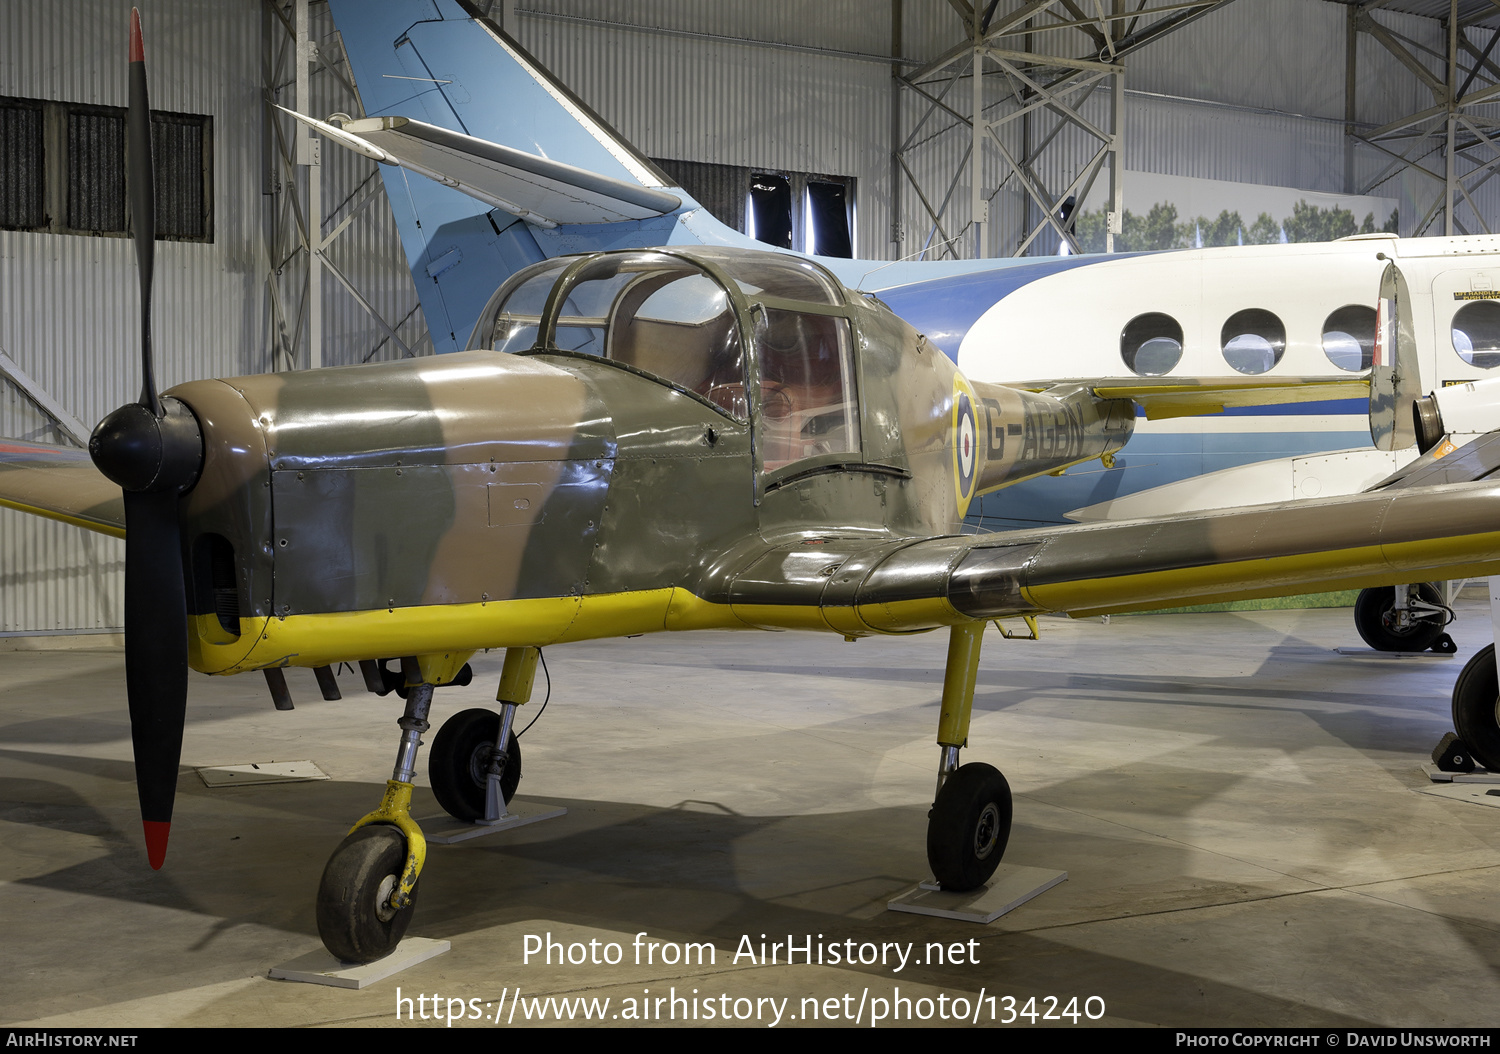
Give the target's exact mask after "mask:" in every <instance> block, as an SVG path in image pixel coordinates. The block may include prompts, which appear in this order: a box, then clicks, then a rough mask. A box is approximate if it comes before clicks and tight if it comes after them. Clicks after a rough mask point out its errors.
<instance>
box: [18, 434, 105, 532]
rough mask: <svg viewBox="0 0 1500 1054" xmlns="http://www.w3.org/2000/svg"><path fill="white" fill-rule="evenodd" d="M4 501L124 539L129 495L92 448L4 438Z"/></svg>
mask: <svg viewBox="0 0 1500 1054" xmlns="http://www.w3.org/2000/svg"><path fill="white" fill-rule="evenodd" d="M0 505H5V506H8V507H10V508H12V509H20V510H21V511H22V512H29V513H32V514H33V515H36V516H46V517H48V518H49V519H53V520H62V521H63V522H64V523H71V524H73V525H74V526H76V527H85V528H87V529H89V530H91V531H98V532H99V533H100V534H112V535H114V536H115V537H117V538H123V537H125V499H124V495H123V494H122V493H121V492H120V488H119V486H118V485H117V484H114V483H111V482H110V481H109V480H108V479H106V478H105V477H104V474H103V473H102V472H100V471H99V470H98V469H97V468H95V467H94V463H93V461H91V460H90V459H89V454H88V451H87V450H78V449H75V448H73V447H65V446H51V445H47V444H42V443H22V442H19V441H17V440H14V439H0Z"/></svg>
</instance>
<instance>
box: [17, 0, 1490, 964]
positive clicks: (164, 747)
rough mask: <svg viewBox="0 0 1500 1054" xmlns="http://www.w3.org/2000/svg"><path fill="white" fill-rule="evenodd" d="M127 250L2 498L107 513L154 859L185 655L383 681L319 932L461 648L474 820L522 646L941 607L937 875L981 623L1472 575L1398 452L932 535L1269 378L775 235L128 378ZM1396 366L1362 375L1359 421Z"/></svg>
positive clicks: (274, 670) (988, 852) (452, 754)
mask: <svg viewBox="0 0 1500 1054" xmlns="http://www.w3.org/2000/svg"><path fill="white" fill-rule="evenodd" d="M131 70H132V73H131V76H132V82H131V85H132V90H131V110H130V120H129V135H130V142H131V144H132V145H131V149H130V154H129V156H130V158H131V165H130V174H131V195H132V205H131V207H132V210H133V212H134V215H135V216H136V217H137V218H138V219H137V223H136V225H135V229H136V231H137V232H141V231H150V230H152V228H153V225H152V222H151V219H150V217H151V210H152V202H151V197H150V194H149V192H147V190H146V188H149V187H151V185H152V181H151V176H150V171H149V167H148V166H149V158H150V156H151V154H150V148H149V145H147V143H148V140H147V138H146V137H147V135H148V134H149V128H148V124H147V121H146V119H145V116H144V115H145V114H146V113H147V112H148V108H147V104H146V99H145V74H144V65H143V62H142V57H141V47H140V38H139V33H138V29H137V30H136V32H135V33H133V41H132V66H131ZM151 248H152V242H151V239H150V238H149V237H147V236H138V238H137V252H138V258H139V261H140V264H141V273H142V287H143V294H142V316H143V320H144V321H143V351H142V360H143V370H144V373H145V380H144V384H143V390H142V393H141V397H140V399H139V401H137V402H134V403H129V404H127V405H125V406H123V407H121V408H120V409H119V410H116V411H115V412H113V413H111V414H110V415H109V416H108V417H106V418H105V419H104V421H103V422H101V423H100V425H99V426H98V428H97V429H96V430H95V432H94V435H93V437H92V440H91V442H90V454H91V455H92V461H93V463H92V464H91V463H90V462H89V460H88V459H87V458H85V457H84V455H83V454H82V453H81V452H78V451H73V452H69V451H66V450H61V449H58V448H46V447H40V446H35V445H31V444H20V443H13V444H10V445H8V446H4V447H0V451H4V452H5V453H4V455H3V462H0V469H3V470H0V502H3V503H4V504H6V505H9V506H12V507H15V508H19V509H23V510H26V511H30V512H34V513H38V514H41V515H44V516H51V517H54V518H58V519H62V520H66V521H68V522H72V523H75V524H78V525H80V526H83V527H86V528H89V529H92V530H97V531H102V532H104V533H108V534H115V535H120V534H124V536H125V539H126V572H125V573H126V586H125V587H126V612H125V627H126V681H127V693H128V697H129V705H130V715H131V728H132V739H133V745H134V751H135V758H136V778H137V785H138V788H139V795H140V801H141V811H142V817H143V820H144V823H145V830H146V844H147V847H148V853H149V857H150V861H151V864H152V866H160V865H161V863H162V860H163V857H164V854H165V850H166V840H167V830H168V824H169V822H170V819H171V812H172V802H173V797H174V793H175V785H176V779H177V774H178V761H179V757H180V753H181V743H182V732H183V724H184V712H185V703H186V695H187V671H188V668H189V667H191V668H193V669H196V670H199V671H201V672H203V673H209V674H230V673H239V672H245V671H266V673H267V677H268V680H270V681H271V682H272V684H273V687H276V686H277V685H278V682H279V681H280V677H281V674H280V671H281V669H282V668H283V667H286V666H289V665H291V666H305V667H312V668H314V669H316V670H318V671H319V673H320V680H322V681H324V682H325V684H327V683H331V680H332V678H331V671H330V670H329V669H328V667H329V666H330V665H331V664H334V663H337V662H342V661H350V662H355V663H360V664H361V665H362V668H363V670H364V672H365V675H366V680H367V683H368V685H369V686H370V687H371V689H372V690H376V691H379V692H381V693H382V694H383V693H385V692H386V691H388V690H390V689H392V688H398V689H399V691H400V692H401V693H402V694H403V695H404V699H405V711H404V714H403V716H402V717H401V719H400V721H399V725H400V730H401V732H400V743H399V746H398V749H397V760H396V764H395V771H394V772H393V774H392V777H391V780H390V781H389V783H388V785H387V791H386V794H385V798H384V800H383V801H382V802H381V804H380V805H379V807H378V808H376V809H375V811H373V812H371V813H370V814H369V815H367V816H366V817H364V818H363V819H361V820H360V821H359V822H358V823H357V824H356V825H355V828H354V829H353V830H352V831H351V833H350V834H349V836H348V837H347V838H345V839H344V841H343V842H342V843H341V844H340V845H339V847H338V848H337V849H336V850H335V852H334V854H333V857H332V859H331V860H330V861H329V863H328V866H327V869H326V870H325V873H324V877H323V882H322V886H321V888H320V890H319V893H318V900H317V917H318V925H319V930H320V932H321V934H322V936H323V939H324V941H325V943H326V944H327V946H328V947H329V949H330V950H331V951H333V952H334V953H335V954H337V955H339V956H340V957H342V958H344V959H348V960H360V961H369V960H373V959H375V958H378V957H380V956H382V955H384V954H386V953H387V952H388V951H390V950H391V949H392V948H393V947H394V945H395V944H396V943H397V942H398V941H399V940H400V938H401V936H402V934H403V933H404V931H405V929H406V926H407V923H408V921H409V920H410V917H411V912H412V909H413V905H414V899H413V897H414V892H415V886H416V882H417V878H418V875H419V873H420V871H421V868H422V864H423V861H424V858H425V842H424V840H423V837H422V834H421V831H420V830H419V829H418V827H417V825H416V824H415V823H414V822H413V821H412V819H411V816H410V814H409V805H410V802H411V795H412V786H413V781H414V778H415V772H416V758H417V749H418V747H419V745H420V742H421V738H420V737H421V735H422V734H423V733H424V732H426V731H427V729H428V723H427V716H428V713H429V707H430V704H431V702H432V697H433V692H434V691H435V690H436V689H437V688H439V687H441V686H444V685H450V684H453V683H455V682H462V681H463V680H464V679H465V677H466V676H467V670H466V665H465V664H466V660H467V659H468V658H469V656H470V655H472V654H473V653H474V652H475V651H477V650H479V649H483V648H503V649H505V650H506V651H505V664H504V671H503V673H502V676H501V680H500V687H499V692H498V701H499V704H500V705H499V707H498V712H493V711H488V710H466V711H464V712H462V713H460V714H458V715H455V716H454V717H453V718H451V719H450V720H449V721H448V722H447V723H446V724H444V726H443V727H442V728H441V730H439V732H438V733H437V735H436V737H435V740H434V744H433V751H432V756H431V761H430V765H429V775H430V778H431V783H432V787H433V790H434V792H435V795H436V797H437V799H438V801H439V802H440V803H441V804H442V805H443V807H444V808H445V809H446V810H447V811H448V812H450V813H452V814H453V815H454V816H456V817H459V818H461V819H464V820H483V819H485V818H486V817H494V816H496V815H498V814H499V813H500V812H501V811H502V810H503V805H502V804H501V802H502V800H506V799H509V797H510V795H511V794H512V793H514V791H515V787H516V780H517V778H518V777H519V769H520V755H519V745H518V743H517V742H516V740H515V737H514V735H513V734H512V733H513V721H514V717H515V713H516V708H517V707H518V706H521V705H524V704H525V703H527V701H528V700H529V697H530V693H531V685H532V680H533V674H534V671H535V668H536V663H537V657H538V649H540V648H541V647H543V646H546V645H551V644H560V643H565V642H569V641H579V640H585V639H590V638H598V637H609V636H617V635H625V634H641V633H647V632H652V631H659V630H686V629H699V628H707V627H714V628H733V629H761V630H818V631H823V632H828V633H832V634H837V635H841V636H844V637H846V638H858V637H864V636H878V635H881V634H905V633H914V632H920V631H924V630H936V629H946V630H947V631H948V633H949V634H950V643H949V649H948V659H947V668H946V671H945V675H944V681H943V688H942V706H941V714H940V717H939V720H938V729H937V743H938V746H939V750H940V759H939V764H938V781H937V793H936V798H935V801H934V803H933V806H932V810H931V812H930V814H929V817H930V819H929V826H928V834H927V849H928V859H929V861H930V862H931V865H932V869H933V872H934V875H935V876H936V878H937V879H938V881H939V882H940V883H941V884H942V885H943V886H944V887H945V888H952V889H972V888H974V887H977V886H979V885H981V884H983V883H984V882H985V881H986V880H987V879H988V878H989V877H990V875H991V874H992V873H993V871H994V869H995V867H996V865H997V864H998V863H999V861H1000V858H1001V855H1002V853H1003V852H1004V849H1005V844H1006V841H1007V838H1008V834H1009V828H1010V820H1011V798H1010V790H1009V788H1008V786H1007V784H1006V782H1005V779H1004V777H1003V776H1002V775H1001V774H1000V772H999V771H997V770H996V769H995V768H993V767H991V766H990V765H987V764H983V763H975V762H970V763H968V764H963V765H960V764H959V754H960V750H961V749H962V748H964V747H965V746H967V741H968V734H969V715H970V708H971V705H972V701H973V696H974V686H975V679H976V672H977V669H978V663H979V655H980V643H981V636H982V633H983V631H984V629H985V627H986V625H987V624H988V623H989V622H990V621H991V620H994V619H998V618H1003V617H1010V616H1029V615H1034V614H1036V613H1038V612H1049V611H1051V612H1066V613H1069V614H1072V615H1086V614H1097V613H1106V612H1114V611H1127V610H1140V609H1144V608H1151V607H1161V606H1167V605H1180V604H1193V603H1198V602H1203V601H1209V600H1222V599H1226V598H1231V597H1258V596H1272V595H1277V594H1279V593H1289V592H1305V591H1309V590H1323V589H1340V588H1346V587H1351V586H1365V585H1377V584H1394V583H1400V582H1409V581H1414V580H1425V579H1431V578H1443V577H1457V576H1466V575H1487V574H1492V573H1496V572H1500V483H1495V482H1490V481H1485V480H1479V481H1476V482H1458V483H1446V484H1442V485H1426V484H1428V483H1429V482H1430V476H1428V475H1424V473H1429V472H1431V471H1433V470H1434V468H1435V467H1434V466H1432V465H1431V464H1430V459H1424V461H1423V462H1419V463H1418V466H1417V468H1416V469H1415V470H1413V471H1411V472H1408V473H1407V474H1405V475H1403V476H1402V477H1400V478H1397V479H1394V480H1392V481H1389V482H1388V483H1387V484H1386V485H1384V486H1383V487H1382V488H1380V489H1377V490H1375V491H1373V492H1370V493H1366V494H1361V495H1356V496H1353V497H1345V498H1339V499H1333V500H1326V501H1304V502H1300V503H1297V504H1285V505H1270V506H1261V507H1257V508H1252V509H1238V510H1230V511H1222V512H1212V513H1206V514H1198V515H1184V516H1176V517H1167V518H1162V519H1155V520H1139V521H1133V522H1117V523H1104V524H1100V525H1085V526H1075V527H1054V528H1048V529H1041V530H1033V531H1019V532H1014V533H1009V534H997V535H974V534H963V533H961V530H962V524H963V519H964V514H965V511H966V509H967V508H968V505H969V503H970V501H971V500H972V499H973V498H974V496H975V495H976V494H979V493H981V492H984V491H988V490H992V489H995V488H998V487H1002V486H1004V485H1006V484H1008V483H1011V482H1014V481H1017V480H1021V479H1026V478H1029V477H1033V476H1037V475H1039V474H1042V473H1047V472H1052V471H1057V470H1059V469H1061V468H1063V467H1065V466H1067V465H1071V464H1075V463H1078V462H1081V461H1086V460H1089V459H1092V458H1101V457H1102V458H1108V457H1109V456H1110V455H1111V454H1112V452H1113V451H1115V450H1117V449H1119V448H1120V447H1121V446H1122V445H1123V444H1124V443H1125V442H1126V440H1127V439H1128V438H1129V436H1130V432H1131V428H1132V426H1133V422H1134V420H1135V411H1136V405H1144V406H1146V407H1147V408H1148V410H1151V411H1152V412H1157V413H1163V412H1165V413H1171V412H1174V411H1175V410H1176V409H1179V408H1180V407H1181V406H1183V405H1184V404H1186V405H1189V406H1194V407H1197V406H1201V405H1202V404H1203V403H1204V402H1205V401H1210V402H1212V401H1220V402H1231V403H1232V402H1234V401H1236V400H1240V401H1254V400H1255V399H1262V398H1274V399H1278V400H1281V401H1285V399H1286V397H1287V393H1286V392H1285V391H1281V392H1275V391H1273V392H1270V393H1269V394H1268V392H1267V390H1266V389H1265V388H1264V386H1261V387H1256V386H1255V385H1254V384H1252V383H1249V382H1248V381H1247V383H1246V384H1244V385H1240V386H1237V387H1234V388H1231V389H1223V390H1211V389H1206V388H1205V387H1203V386H1202V385H1195V384H1193V383H1192V382H1182V381H1174V382H1173V383H1172V385H1170V386H1166V385H1155V386H1149V385H1144V384H1143V385H1140V386H1136V387H1130V388H1125V387H1107V386H1103V385H1090V384H1083V383H1076V382H1074V383H1070V384H1068V385H1067V386H1060V387H1056V388H1053V389H1051V390H1048V391H1042V392H1033V391H1022V390H1018V389H1014V388H1008V387H1004V386H1000V385H991V384H981V383H974V382H970V381H969V380H967V379H966V378H965V377H964V376H963V375H962V374H961V373H960V372H959V371H958V370H957V368H956V367H955V366H954V364H953V362H952V361H951V360H950V359H948V358H947V357H946V356H945V355H943V354H942V353H941V352H939V351H938V350H937V349H935V348H933V347H932V346H931V345H930V344H928V343H927V341H925V340H924V339H923V337H922V336H921V335H919V334H918V333H917V332H915V331H914V330H913V329H911V327H909V326H908V325H907V324H906V323H904V322H902V321H901V320H900V319H898V318H897V317H896V316H895V315H893V314H892V313H891V312H890V311H888V310H887V309H886V308H885V307H884V306H882V305H881V304H880V303H879V302H877V301H875V300H873V299H871V298H868V297H866V296H862V295H859V294H857V293H855V292H853V291H851V290H850V289H848V288H846V287H845V286H843V285H842V284H840V283H839V282H838V281H837V280H836V279H835V278H834V277H833V276H832V275H831V274H830V273H828V272H827V271H825V270H824V269H823V268H821V267H819V266H818V265H817V264H815V263H812V262H810V261H806V260H799V259H797V258H795V257H790V256H787V255H784V254H773V253H760V252H755V251H750V250H743V249H729V248H720V249H713V248H705V247H694V248H691V249H685V248H678V249H672V248H666V249H656V250H632V251H625V252H604V253H594V254H589V255H584V256H580V257H567V258H560V259H555V260H550V261H547V262H545V263H542V264H539V265H537V266H535V267H533V268H530V269H528V270H525V271H522V272H520V273H518V274H516V275H515V276H513V277H512V278H511V279H509V280H508V281H506V282H505V283H504V284H503V285H502V286H501V287H500V288H499V289H498V291H497V292H496V293H495V294H494V296H493V298H492V300H491V302H490V304H489V306H488V307H487V309H486V310H485V312H484V315H483V318H482V321H481V322H480V324H479V326H478V327H477V329H476V331H475V332H474V334H473V337H472V339H471V341H470V345H469V346H470V350H467V351H464V352H460V353H456V354H449V355H441V356H434V357H429V358H422V359H413V360H406V361H401V362H396V363H391V364H381V365H369V366H356V367H349V368H339V369H327V370H315V371H307V372H300V373H280V374H270V375H263V376H253V377H240V378H234V379H229V380H202V381H194V382H191V383H187V384H182V385H179V386H177V387H175V388H173V389H171V391H169V392H167V393H165V394H161V395H159V394H158V393H157V391H156V386H155V382H154V379H153V376H152V371H151V366H152V358H151V352H150V324H149V304H150V275H151ZM1391 332H1392V333H1394V332H1395V330H1394V329H1392V330H1391ZM1402 339H1403V340H1409V334H1406V335H1405V336H1403V338H1402ZM1398 381H1399V378H1398V377H1396V376H1395V375H1394V374H1393V372H1392V371H1391V370H1390V369H1389V368H1385V369H1382V370H1377V376H1376V382H1377V383H1375V384H1374V385H1373V387H1374V388H1375V389H1376V390H1377V392H1378V393H1379V394H1378V396H1377V398H1376V399H1375V402H1376V403H1378V404H1379V406H1378V409H1379V413H1378V415H1377V417H1378V419H1379V421H1381V422H1383V423H1384V424H1383V426H1384V427H1387V428H1389V427H1390V426H1391V425H1392V422H1393V421H1394V420H1395V418H1394V407H1395V403H1396V400H1394V399H1393V397H1392V393H1393V391H1395V390H1397V389H1398V388H1399V384H1398ZM1277 383H1278V384H1282V383H1284V382H1277ZM1319 394H1320V393H1317V392H1313V393H1311V395H1312V396H1313V397H1317V396H1318V395H1319ZM1480 443H1481V444H1483V443H1484V440H1481V441H1480ZM1483 461H1485V457H1484V448H1483V447H1482V446H1481V447H1479V448H1476V449H1475V450H1472V451H1469V452H1467V453H1460V454H1458V455H1456V456H1455V455H1452V454H1450V455H1449V459H1448V460H1446V461H1445V462H1444V464H1443V466H1437V467H1442V468H1443V469H1444V471H1446V472H1447V473H1448V475H1449V478H1452V477H1453V475H1454V473H1455V472H1458V473H1459V474H1460V475H1462V472H1460V471H1459V470H1460V469H1462V468H1463V466H1466V465H1468V466H1472V465H1474V464H1477V463H1479V462H1483ZM96 466H97V467H96ZM1477 473H1478V470H1477V469H1476V470H1474V472H1473V473H1471V474H1477ZM397 661H399V668H400V671H401V672H400V673H399V674H397V673H395V671H394V670H392V669H389V668H388V667H389V666H390V664H391V663H392V662H397ZM1490 683H1491V688H1493V681H1492V682H1490ZM1493 695H1494V693H1493V691H1491V692H1490V699H1491V705H1490V708H1489V714H1488V719H1487V720H1488V723H1489V725H1490V726H1493V725H1494V723H1495V715H1494V712H1493V710H1494V708H1493ZM1481 709H1482V708H1481Z"/></svg>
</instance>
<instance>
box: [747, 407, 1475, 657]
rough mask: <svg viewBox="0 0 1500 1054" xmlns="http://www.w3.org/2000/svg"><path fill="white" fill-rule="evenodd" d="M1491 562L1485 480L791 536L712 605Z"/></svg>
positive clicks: (1025, 592)
mask: <svg viewBox="0 0 1500 1054" xmlns="http://www.w3.org/2000/svg"><path fill="white" fill-rule="evenodd" d="M1489 438H1490V440H1491V442H1496V441H1497V439H1500V437H1497V436H1496V435H1493V434H1492V435H1491V436H1490V437H1489ZM1497 572H1500V480H1497V479H1488V478H1487V479H1480V480H1477V481H1475V482H1465V483H1449V484H1441V485H1436V486H1411V487H1390V488H1387V489H1384V490H1380V491H1372V492H1367V493H1364V494H1355V495H1347V496H1342V497H1336V498H1329V499H1305V500H1302V501H1295V502H1282V503H1278V504H1274V505H1260V506H1255V507H1250V508H1236V509H1222V510H1213V511H1209V512H1199V513H1190V514H1182V515H1175V516H1167V517H1160V518H1154V519H1144V520H1129V521H1118V522H1104V523H1098V524H1077V525H1065V526H1059V527H1047V528H1040V529H1036V530H1025V531H1009V532H1004V533H999V534H987V535H964V536H957V537H951V536H950V537H940V538H931V539H923V540H911V539H906V540H897V541H883V542H872V541H870V540H868V539H858V540H849V541H841V540H839V539H836V538H827V539H821V540H816V544H811V543H810V542H809V540H800V541H797V542H793V543H790V544H786V545H782V546H778V547H775V548H773V549H771V550H769V551H766V552H764V553H762V554H761V555H759V556H758V557H757V558H756V559H754V560H753V561H751V562H750V563H749V564H748V565H746V566H744V569H743V570H742V571H740V572H739V573H738V574H736V575H734V577H733V578H732V580H730V581H729V582H728V583H727V584H726V588H725V589H724V593H725V596H724V600H725V601H727V602H728V603H729V604H730V605H731V606H732V607H733V609H734V613H735V615H736V616H737V617H738V618H739V619H740V621H742V622H745V623H748V624H750V625H756V626H763V627H767V628H772V627H780V628H790V627H797V626H800V627H805V628H824V629H834V630H837V631H840V632H845V633H860V632H864V633H868V632H887V633H889V632H903V631H913V630H919V629H927V628H935V627H937V626H941V625H951V624H954V623H957V622H962V621H964V620H967V619H992V618H1001V617H1007V616H1014V615H1024V614H1035V613H1041V612H1060V613H1066V614H1069V615H1075V616H1081V615H1098V614H1108V613H1111V612H1121V611H1143V610H1150V609H1152V608H1163V607H1179V606H1187V605H1192V604H1205V603H1215V602H1220V601H1225V600H1240V599H1250V598H1257V597H1272V596H1282V595H1288V594H1292V593H1307V592H1322V591H1332V590H1337V589H1350V588H1357V587H1365V586H1375V585H1393V584H1396V583H1401V582H1416V581H1428V580H1431V579H1437V578H1463V577H1478V576H1484V575H1491V574H1495V573H1497ZM793 607H795V608H796V609H797V610H800V611H801V612H802V613H803V615H802V617H801V618H800V619H799V618H796V617H793V616H792V615H791V612H792V610H793ZM813 612H816V616H817V618H816V620H814V619H812V618H809V617H808V616H809V615H811V614H812V613H813ZM818 622H821V623H822V625H821V626H818V625H817V623H818Z"/></svg>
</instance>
